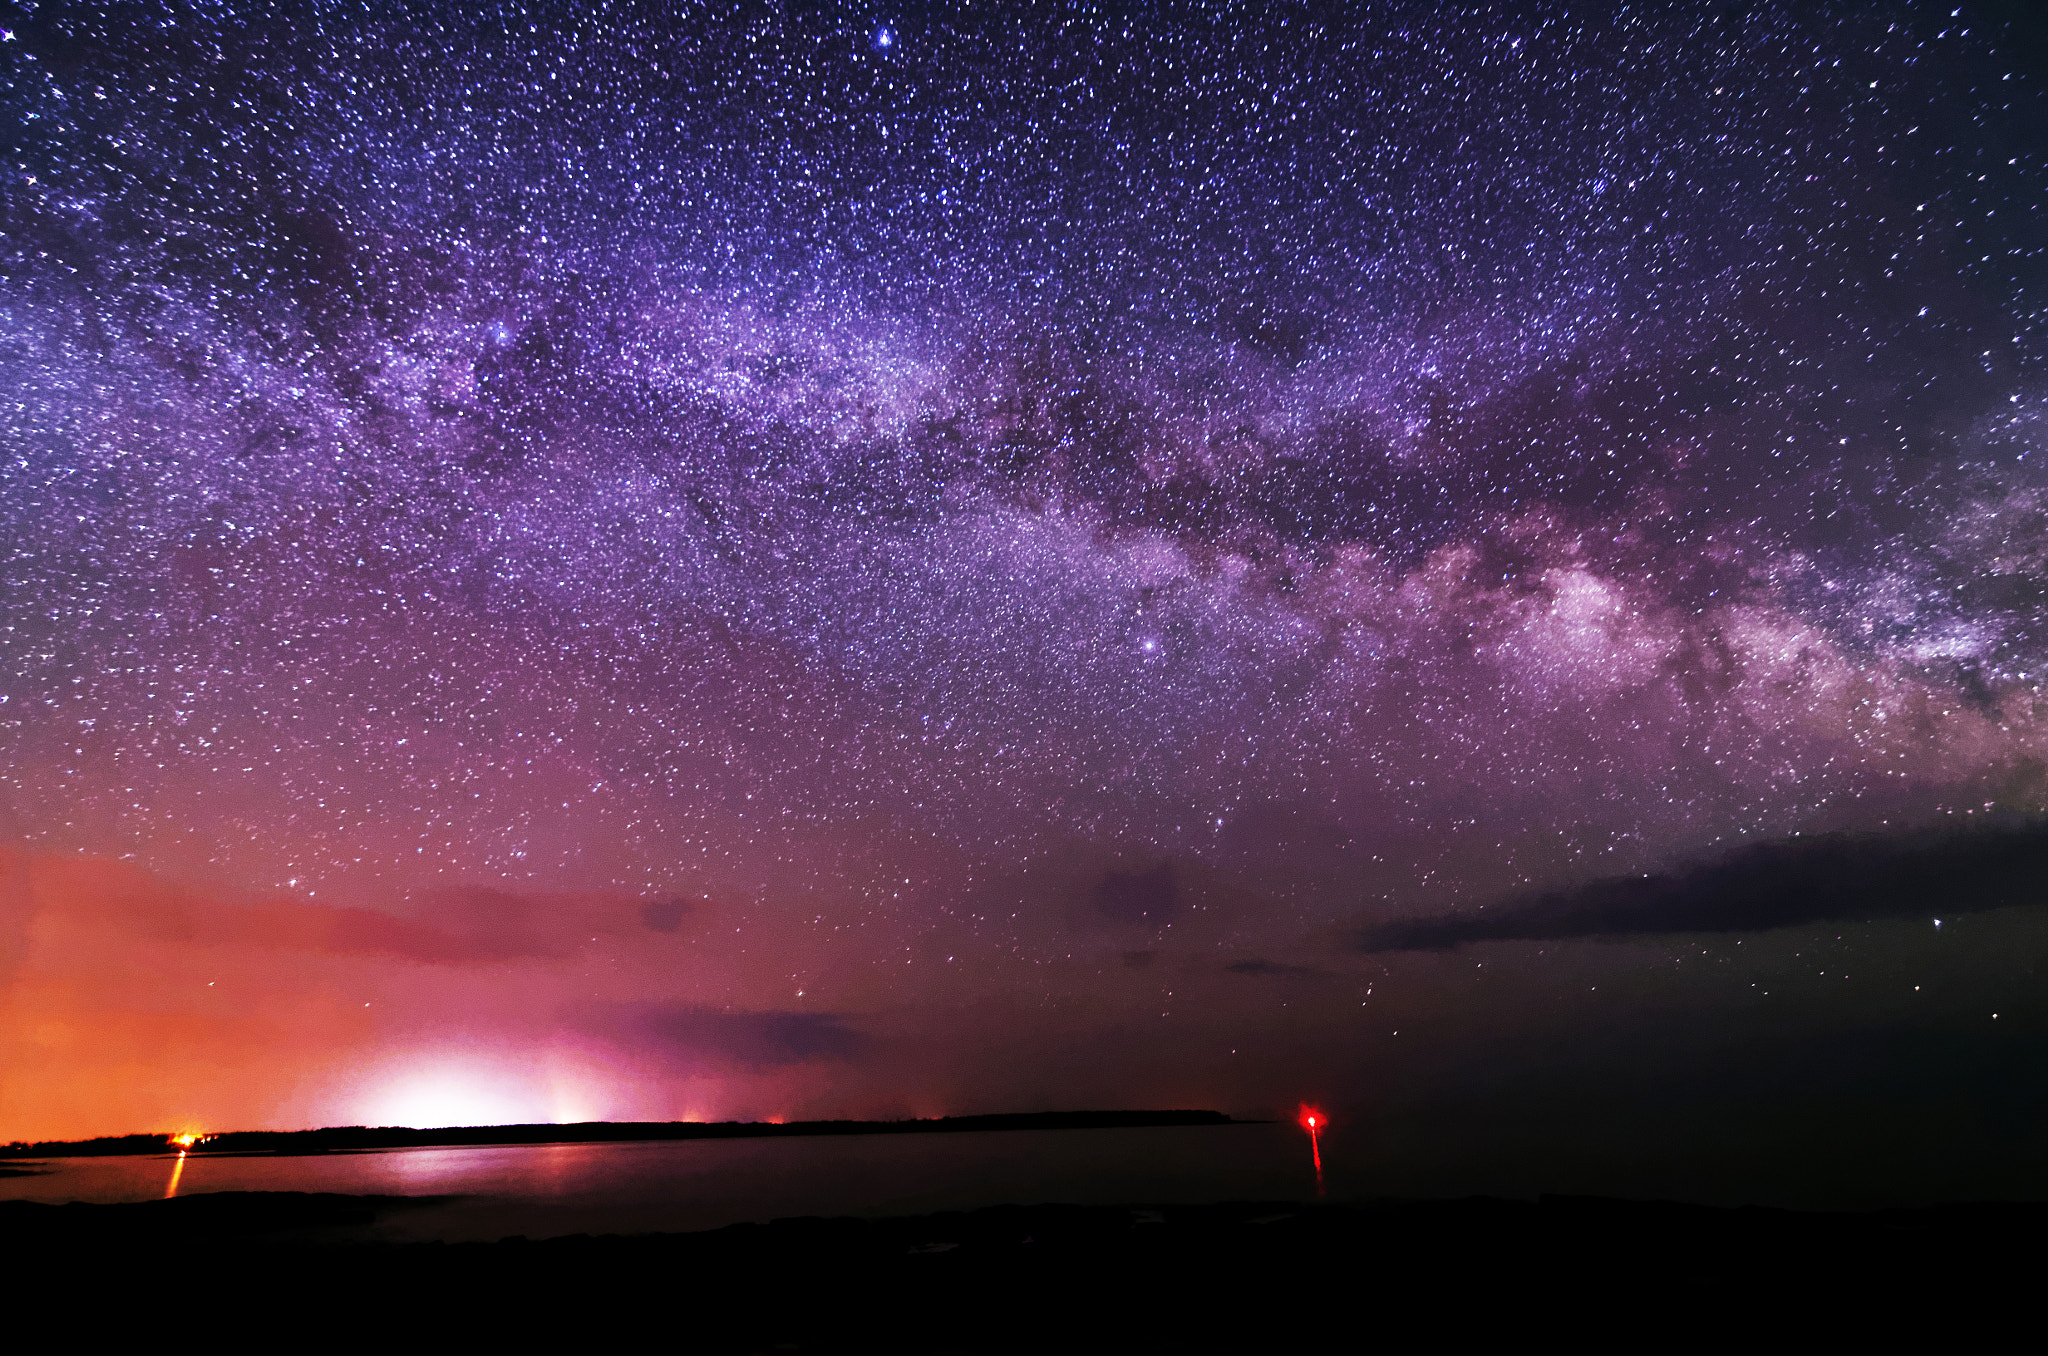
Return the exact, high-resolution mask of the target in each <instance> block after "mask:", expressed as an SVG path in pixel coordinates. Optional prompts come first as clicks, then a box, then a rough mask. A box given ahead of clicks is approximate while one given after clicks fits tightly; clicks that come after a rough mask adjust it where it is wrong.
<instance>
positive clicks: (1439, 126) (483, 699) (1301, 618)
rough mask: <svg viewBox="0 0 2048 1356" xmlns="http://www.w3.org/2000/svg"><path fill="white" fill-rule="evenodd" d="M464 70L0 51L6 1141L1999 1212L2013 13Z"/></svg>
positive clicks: (1400, 27)
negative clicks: (676, 1129)
mask: <svg viewBox="0 0 2048 1356" xmlns="http://www.w3.org/2000/svg"><path fill="white" fill-rule="evenodd" d="M457 8H458V7H456V6H450V5H426V4H421V5H414V6H406V5H401V4H395V3H381V2H379V0H371V2H370V3H351V4H339V3H335V4H319V5H305V6H300V5H288V4H277V5H260V4H244V3H239V2H238V0H226V2H225V3H211V4H197V5H192V6H189V7H188V6H175V7H161V6H155V5H108V6H92V5H71V4H59V3H45V4H42V5H40V6H37V5H32V4H23V5H18V6H15V7H13V8H12V9H11V10H9V11H8V15H9V17H7V18H5V19H4V20H0V28H4V30H5V32H4V34H0V70H4V94H0V105H4V118H5V126H6V127H7V128H8V129H9V136H8V145H7V148H6V152H5V155H4V157H0V202H4V214H5V215H4V226H0V843H4V845H5V846H4V847H0V1138H36V1137H43V1136H59V1135H66V1136H69V1135H87V1134H104V1133H119V1132H125V1131H131V1130H141V1129H156V1128H163V1129H179V1128H207V1129H228V1128H256V1127H260V1126H280V1127H289V1126H301V1125H317V1124H335V1123H356V1122H367V1123H372V1124H376V1123H389V1122H400V1123H421V1124H443V1123H449V1122H461V1121H508V1120H555V1119H562V1120H576V1119H591V1118H600V1117H606V1118H662V1119H666V1118H680V1117H686V1116H687V1117H708V1118H721V1119H722V1118H765V1117H778V1118H779V1117H811V1116H828V1115H831V1116H836V1115H853V1116H869V1115H882V1116H898V1115H935V1114H945V1113H958V1112H978V1111H996V1110H1036V1109H1046V1108H1065V1107H1080V1106H1161V1105H1168V1106H1213V1107H1218V1108H1221V1109H1224V1110H1229V1111H1233V1112H1237V1113H1241V1114H1285V1113H1290V1112H1291V1110H1292V1108H1293V1106H1294V1104H1295V1103H1296V1102H1297V1101H1298V1100H1300V1099H1302V1098H1310V1099H1313V1100H1319V1101H1321V1102H1323V1103H1324V1104H1326V1105H1328V1106H1329V1107H1330V1108H1331V1109H1332V1111H1333V1112H1334V1113H1336V1114H1337V1115H1338V1117H1339V1132H1340V1133H1334V1134H1333V1138H1332V1140H1331V1142H1330V1146H1331V1148H1332V1150H1333V1164H1339V1165H1341V1164H1342V1163H1343V1162H1344V1161H1345V1159H1344V1157H1343V1156H1344V1155H1346V1154H1349V1155H1351V1161H1352V1162H1353V1163H1354V1164H1363V1163H1364V1162H1367V1161H1370V1162H1373V1163H1377V1164H1381V1165H1385V1167H1384V1170H1385V1173H1386V1174H1388V1175H1387V1176H1386V1177H1385V1181H1386V1182H1388V1183H1391V1184H1393V1185H1396V1186H1398V1185H1401V1184H1403V1183H1407V1184H1420V1185H1422V1186H1430V1185H1432V1184H1440V1183H1447V1182H1448V1183H1454V1184H1457V1185H1461V1186H1463V1185H1469V1186H1472V1187H1474V1188H1475V1189H1478V1188H1485V1189H1494V1188H1500V1189H1518V1188H1524V1187H1528V1188H1534V1187H1543V1188H1545V1189H1549V1188H1551V1187H1567V1188H1571V1187H1578V1186H1587V1187H1598V1188H1601V1189H1623V1188H1630V1187H1641V1188H1642V1189H1651V1188H1653V1187H1654V1188H1656V1189H1661V1190H1667V1191H1677V1190H1687V1191H1690V1192H1692V1193H1693V1194H1695V1195H1700V1194H1712V1193H1713V1192H1716V1191H1720V1192H1724V1193H1734V1194H1738V1195H1739V1194H1741V1193H1743V1192H1749V1193H1751V1194H1757V1193H1759V1192H1761V1193H1764V1194H1769V1193H1770V1192H1773V1191H1775V1192H1778V1193H1779V1194H1780V1195H1786V1194H1792V1195H1796V1194H1798V1192H1800V1191H1805V1190H1808V1189H1809V1187H1811V1189H1812V1190H1814V1191H1819V1190H1821V1188H1820V1187H1812V1186H1811V1184H1812V1183H1814V1182H1817V1181H1821V1180H1822V1179H1826V1180H1827V1181H1829V1182H1835V1183H1837V1185H1836V1186H1832V1187H1828V1188H1827V1189H1828V1190H1838V1191H1839V1192H1841V1193H1845V1194H1846V1195H1850V1196H1853V1195H1856V1194H1857V1193H1858V1192H1861V1193H1864V1194H1866V1195H1884V1194H1885V1193H1886V1192H1888V1191H1890V1192H1894V1193H1898V1192H1903V1193H1906V1194H1911V1193H1912V1192H1913V1191H1921V1192H1924V1193H1928V1194H1934V1195H1940V1194H1943V1193H1948V1194H1958V1193H1959V1194H1965V1195H1969V1194H1978V1195H1981V1194H1986V1193H1995V1192H1999V1191H2011V1190H2018V1189H2021V1187H2022V1186H2025V1185H2026V1184H2028V1183H2037V1182H2048V1157H2044V1153H2048V1151H2044V1150H2043V1149H2042V1148H2040V1147H2038V1146H2039V1145H2040V1144H2042V1143H2044V1142H2048V1141H2044V1140H2043V1131H2044V1130H2048V1077H2044V1075H2048V1002H2044V1001H2043V998H2044V977H2048V912H2044V911H2043V910H2042V909H2041V908H2040V907H2039V906H2038V905H2036V903H2035V899H2036V897H2037V894H2036V892H2033V891H2032V890H2031V882H2032V881H2035V880H2040V879H2044V878H2048V847H2044V846H2043V844H2044V843H2048V839H2044V838H2041V837H2040V835H2041V834H2042V833H2043V832H2044V831H2043V830H2040V829H2039V828H2038V827H2037V826H2038V824H2039V822H2040V821H2039V820H2037V819H2035V818H2033V816H2036V815H2039V814H2040V813H2041V812H2043V811H2048V766H2044V764H2048V700H2044V693H2043V688H2042V682H2043V676H2044V674H2048V210H2044V204H2048V99H2044V79H2048V43H2044V40H2043V30H2042V29H2041V27H2040V26H2039V20H2038V19H2037V18H2034V17H2030V11H2029V8H2028V7H2027V6H2025V5H2014V6H2010V7H2001V6H1995V5H1987V4H1976V5H1965V6H1964V7H1963V8H1961V9H1959V10H1958V9H1956V8H1955V6H1954V5H1953V4H1952V3H1943V4H1925V5H1903V4H1893V5H1885V4H1864V3H1853V4H1852V3H1843V4H1839V5H1827V4H1802V5H1778V6H1767V5H1745V4H1739V3H1713V4H1708V3H1700V4H1671V5H1612V4H1596V3H1583V4H1569V5H1567V4H1562V3H1559V4H1526V5H1499V6H1491V7H1469V8H1466V7H1458V8H1456V9H1453V8H1451V7H1444V6H1438V5H1425V4H1413V5H1407V4H1368V5H1357V6H1345V7H1337V6H1322V5H1308V6H1303V5H1287V4H1276V5H1259V6H1246V7H1241V8H1240V7H1226V6H1214V5H1132V6H1128V7H1122V6H1111V5H1082V4H1073V5H1063V6H1054V5H1039V6H1002V5H996V4H984V3H973V4H967V3H960V4H955V5H933V6H917V5H905V6H901V7H897V8H890V9H883V8H876V7H872V6H862V5H843V6H811V5H797V4H789V5H778V4H722V5H716V6H705V7H686V6H682V5H673V6H657V5H645V6H641V5H625V4H596V3H593V4H587V5H576V6H555V7H550V6H543V5H533V6H520V5H512V4H484V5H480V6H476V7H468V6H464V7H459V8H463V9H465V10H467V9H470V8H474V9H475V10H476V11H477V12H476V13H475V14H474V15H469V14H463V15H457V14H455V13H454V12H453V11H455V10H456V9H457ZM1952 11H1953V12H1952ZM1842 835H1850V836H1849V837H1843V836H1842ZM2000 873H2003V874H2000ZM1646 874H1648V875H1650V876H1652V877H1654V878H1653V879H1649V880H1647V881H1646V880H1645V877H1646ZM1787 881H1790V882H1792V884H1789V885H1788V884H1787ZM1937 918H1939V919H1941V920H1942V922H1941V924H1940V925H1938V926H1937V924H1936V923H1935V921H1934V920H1935V919H1937ZM1574 920H1576V921H1574ZM1345 1133H1348V1134H1349V1136H1350V1138H1349V1139H1348V1140H1347V1139H1346V1138H1345V1137H1344V1134H1345ZM1347 1146H1348V1147H1347ZM1358 1170H1359V1171H1361V1172H1362V1171H1363V1170H1364V1169H1363V1167H1362V1166H1361V1167H1359V1168H1358ZM1830 1173H1833V1174H1834V1176H1833V1177H1829V1176H1828V1174H1830ZM1880 1181H1882V1182H1883V1183H1887V1184H1889V1185H1882V1186H1879V1185H1872V1184H1873V1183H1877V1182H1880ZM1674 1183H1675V1184H1676V1185H1672V1184H1674ZM1787 1183H1792V1184H1794V1185H1789V1186H1788V1185H1786V1184H1787ZM1901 1184H1903V1185H1901ZM2030 1189H2031V1188H2030Z"/></svg>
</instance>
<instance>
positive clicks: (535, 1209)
mask: <svg viewBox="0 0 2048 1356" xmlns="http://www.w3.org/2000/svg"><path fill="white" fill-rule="evenodd" d="M1297 1133H1299V1132H1298V1131H1296V1130H1295V1129H1294V1127H1292V1126H1270V1125H1242V1126H1216V1127H1210V1126H1201V1127H1170V1128H1146V1129H1122V1130H1055V1131H1005V1132H967V1133H953V1134H935V1135H856V1136H843V1137H822V1136H821V1137H818V1138H802V1139H776V1140H696V1141H655V1142H647V1143H632V1144H618V1143H604V1144H538V1145H483V1146H475V1147H461V1148H446V1149H397V1150H380V1151H372V1152H366V1153H334V1154H318V1155H309V1156H304V1157H273V1156H269V1155H263V1156H248V1157H243V1156H239V1155H223V1156H220V1157H214V1156H212V1155H208V1154H206V1153H205V1152H204V1151H203V1150H201V1151H199V1152H197V1153H194V1154H190V1155H189V1156H188V1155H187V1154H180V1155H179V1156H178V1158H176V1159H175V1160H173V1162H172V1167H171V1176H170V1183H169V1186H168V1187H165V1186H164V1178H163V1176H162V1175H161V1174H162V1167H161V1165H162V1163H163V1161H164V1160H163V1159H162V1158H156V1157H151V1158H72V1159H52V1160H50V1161H49V1165H48V1166H49V1171H47V1172H46V1173H44V1174H41V1175H38V1176H34V1177H18V1178H5V1179H0V1198H5V1197H14V1198H20V1199H27V1200H46V1201H52V1202H55V1203H62V1202H64V1201H72V1200H78V1201H141V1200H149V1199H151V1198H153V1197H157V1196H158V1195H159V1193H161V1195H162V1196H163V1197H165V1198H168V1197H171V1196H174V1195H176V1194H177V1193H178V1192H179V1191H180V1190H181V1189H182V1186H183V1177H184V1173H185V1171H186V1169H187V1167H188V1166H191V1163H192V1160H193V1159H196V1158H205V1159H206V1160H207V1161H206V1164H205V1167H204V1170H203V1171H201V1170H200V1169H198V1168H197V1167H194V1168H193V1171H195V1172H197V1173H198V1174H199V1176H198V1178H197V1180H198V1181H199V1182H201V1183H203V1186H201V1187H199V1188H196V1189H200V1190H204V1191H304V1192H335V1193H341V1194H347V1195H369V1196H415V1197H435V1198H439V1199H438V1202H437V1203H436V1204H434V1205H432V1206H430V1207H423V1208H421V1209H418V1210H408V1211H404V1212H400V1213H398V1214H396V1215H393V1216H391V1217H390V1218H389V1219H388V1220H387V1222H386V1223H385V1224H383V1225H380V1226H378V1228H379V1229H380V1230H382V1231H383V1232H382V1233H381V1234H380V1235H379V1236H383V1237H391V1238H406V1237H433V1238H446V1239H451V1240H455V1239H465V1238H486V1239H488V1238H501V1237H504V1236H505V1235H507V1234H518V1233H523V1234H527V1235H529V1236H531V1237H536V1238H539V1237H546V1236H549V1235H552V1234H558V1233H578V1232H590V1233H613V1232H617V1233H636V1232H649V1231H655V1230H686V1229H712V1228H718V1227H720V1226H722V1225H726V1224H732V1223H736V1222H739V1221H742V1220H768V1219H776V1218H781V1217H786V1216H792V1215H865V1216H880V1215H896V1214H922V1213H928V1212H933V1211H940V1210H963V1209H974V1208H977V1207H980V1206H984V1205H994V1204H999V1203H1003V1202H1017V1203H1023V1204H1028V1203H1035V1202H1048V1201H1071V1202H1075V1203H1079V1204H1109V1203H1120V1202H1133V1201H1143V1202H1147V1203H1171V1202H1200V1201H1215V1200H1227V1199H1255V1200H1294V1199H1312V1198H1313V1196H1314V1194H1315V1190H1316V1182H1315V1179H1314V1176H1313V1174H1312V1172H1311V1170H1310V1164H1309V1163H1307V1162H1304V1161H1303V1156H1301V1155H1300V1150H1299V1147H1298V1144H1299V1141H1296V1140H1295V1139H1294V1138H1293V1136H1294V1135H1295V1134H1297ZM1331 1186H1332V1188H1333V1194H1342V1187H1343V1184H1342V1183H1339V1182H1336V1181H1334V1180H1333V1181H1332V1183H1331ZM188 1194H189V1193H188Z"/></svg>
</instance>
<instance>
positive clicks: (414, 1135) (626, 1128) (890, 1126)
mask: <svg viewBox="0 0 2048 1356" xmlns="http://www.w3.org/2000/svg"><path fill="white" fill-rule="evenodd" d="M1244 1123H1245V1122H1239V1121H1233V1120H1232V1119H1231V1118H1230V1117H1228V1116H1226V1115H1224V1114H1223V1113H1222V1112H1220V1111H1026V1112H1010V1113H997V1114H994V1115H986V1116H940V1117H936V1118H934V1119H930V1120H909V1121H785V1122H781V1123H776V1122H772V1121H579V1122H577V1123H575V1124H571V1125H460V1126H443V1127H441V1128H439V1129H425V1130H423V1129H415V1128H413V1127H411V1126H404V1125H382V1126H363V1125H339V1126H329V1127H328V1128H326V1129H322V1130H230V1131H227V1132H225V1133H222V1134H218V1135H208V1136H207V1137H206V1138H205V1139H204V1140H202V1141H200V1142H199V1143H198V1144H196V1145H194V1146H193V1148H192V1150H191V1152H193V1153H200V1154H237V1153H240V1154H326V1153H350V1152H357V1151H362V1150H368V1149H417V1148H455V1147H462V1146H467V1145H487V1144H588V1143H593V1142H595V1143H617V1142H623V1141H628V1140H663V1139H776V1138H781V1137H784V1136H796V1135H917V1134H945V1133H949V1132H958V1131H966V1130H1116V1129H1128V1128H1137V1127H1157V1126H1193V1125H1235V1124H1244ZM176 1147H177V1144H176V1142H175V1140H174V1139H173V1137H172V1136H170V1135H108V1136H103V1137H101V1138H99V1139H80V1140H43V1141H41V1142H39V1143H34V1144H30V1143H24V1142H16V1143H13V1144H9V1145H7V1146H6V1147H5V1148H0V1159H4V1158H96V1157H109V1156H115V1155H123V1154H161V1153H165V1152H168V1151H170V1150H172V1149H175V1148H176Z"/></svg>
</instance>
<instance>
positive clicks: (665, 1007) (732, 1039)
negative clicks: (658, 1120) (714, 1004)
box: [575, 1003, 869, 1072]
mask: <svg viewBox="0 0 2048 1356" xmlns="http://www.w3.org/2000/svg"><path fill="white" fill-rule="evenodd" d="M575 1016H576V1017H577V1018H578V1019H579V1020H580V1022H581V1023H583V1024H587V1025H590V1026H594V1027H596V1028H598V1029H599V1030H600V1031H601V1032H602V1033H603V1034H605V1035H607V1036H609V1037H611V1038H612V1039H614V1040H622V1041H624V1042H625V1043H627V1044H631V1045H634V1046H638V1047H641V1048H646V1047H649V1046H652V1047H654V1049H655V1051H656V1052H657V1053H660V1054H665V1055H667V1056H669V1057H671V1058H676V1059H680V1060H681V1061H682V1062H683V1063H685V1064H687V1065H692V1066H697V1067H700V1068H705V1069H711V1070H720V1071H727V1070H734V1069H738V1070H743V1071H747V1072H759V1071H761V1070H765V1069H780V1068H786V1067H788V1066H790V1065H794V1064H811V1063H818V1062H822V1061H833V1060H838V1061H844V1060H851V1059H854V1058H856V1057H857V1056H859V1055H861V1054H863V1053H864V1052H865V1051H866V1050H867V1048H868V1045H869V1040H868V1038H867V1037H866V1036H864V1035H863V1034H861V1033H860V1032H858V1031H856V1030H854V1029H853V1028H852V1027H850V1026H848V1025H847V1024H846V1022H845V1020H844V1019H843V1018H841V1017H839V1016H837V1015H835V1014H833V1013H825V1012H724V1011H721V1010H719V1009H716V1008H708V1007H699V1006H693V1005H687V1004H663V1003H608V1004H602V1005H592V1006H589V1007H585V1008H583V1009H582V1010H580V1011H579V1012H578V1013H577V1014H575Z"/></svg>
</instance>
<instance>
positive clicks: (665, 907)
mask: <svg viewBox="0 0 2048 1356" xmlns="http://www.w3.org/2000/svg"><path fill="white" fill-rule="evenodd" d="M696 909H697V906H696V905H695V904H694V903H692V902H691V901H690V900H687V899H684V898H683V897H682V896H680V895H678V896H676V897H675V898H674V899H650V900H648V901H647V902H646V903H645V904H642V905H641V906H640V922H641V923H642V925H644V926H645V927H647V928H649V929H650V930H652V931H654V932H674V931H675V930H676V929H677V928H679V927H681V926H682V925H683V920H684V919H685V918H687V917H689V916H690V915H691V914H692V913H694V912H696Z"/></svg>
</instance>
